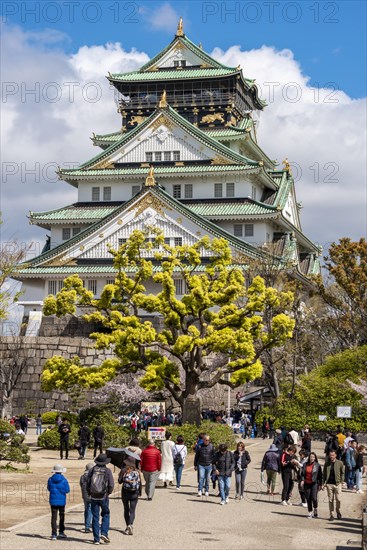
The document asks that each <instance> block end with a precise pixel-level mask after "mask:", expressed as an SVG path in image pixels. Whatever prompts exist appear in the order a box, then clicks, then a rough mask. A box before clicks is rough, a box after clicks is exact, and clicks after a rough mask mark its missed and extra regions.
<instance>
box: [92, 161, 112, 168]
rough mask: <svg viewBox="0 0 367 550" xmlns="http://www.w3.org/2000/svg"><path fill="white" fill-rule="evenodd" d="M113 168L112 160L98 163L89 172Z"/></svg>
mask: <svg viewBox="0 0 367 550" xmlns="http://www.w3.org/2000/svg"><path fill="white" fill-rule="evenodd" d="M111 167H113V162H112V161H111V159H107V160H101V162H98V163H97V164H94V165H93V166H91V167H90V168H88V170H102V169H103V168H111Z"/></svg>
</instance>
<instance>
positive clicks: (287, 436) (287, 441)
mask: <svg viewBox="0 0 367 550" xmlns="http://www.w3.org/2000/svg"><path fill="white" fill-rule="evenodd" d="M284 443H285V444H286V445H293V443H294V441H293V437H292V436H291V434H290V433H289V432H288V433H286V434H285V438H284Z"/></svg>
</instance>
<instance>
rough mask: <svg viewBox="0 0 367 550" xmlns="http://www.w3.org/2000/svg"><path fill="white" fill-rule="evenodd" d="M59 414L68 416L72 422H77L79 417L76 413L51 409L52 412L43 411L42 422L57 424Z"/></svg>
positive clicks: (62, 416)
mask: <svg viewBox="0 0 367 550" xmlns="http://www.w3.org/2000/svg"><path fill="white" fill-rule="evenodd" d="M59 415H60V416H61V418H67V419H68V422H70V424H73V423H75V422H77V419H78V415H77V414H75V413H71V412H65V411H62V412H58V411H50V412H46V413H43V415H42V424H56V419H57V417H58V416H59Z"/></svg>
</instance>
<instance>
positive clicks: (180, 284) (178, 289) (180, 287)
mask: <svg viewBox="0 0 367 550" xmlns="http://www.w3.org/2000/svg"><path fill="white" fill-rule="evenodd" d="M174 284H175V291H176V296H177V295H178V296H182V294H183V280H182V279H174Z"/></svg>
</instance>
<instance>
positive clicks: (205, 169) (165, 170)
mask: <svg viewBox="0 0 367 550" xmlns="http://www.w3.org/2000/svg"><path fill="white" fill-rule="evenodd" d="M251 170H252V171H253V170H257V166H249V165H247V166H246V165H244V164H225V165H218V164H208V165H205V166H203V165H195V166H189V165H188V166H155V167H154V175H155V176H159V175H162V176H164V175H171V174H176V175H178V176H179V175H182V176H186V175H190V174H196V173H200V174H206V173H209V172H242V171H246V172H249V171H250V172H251ZM147 173H148V170H147V168H140V167H139V168H101V169H100V170H80V169H78V168H74V169H72V170H60V176H61V179H65V180H69V179H80V178H81V177H83V176H84V177H86V178H89V177H91V176H93V177H94V176H101V177H108V176H139V175H142V176H143V177H144V178H145V177H146V176H147Z"/></svg>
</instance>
